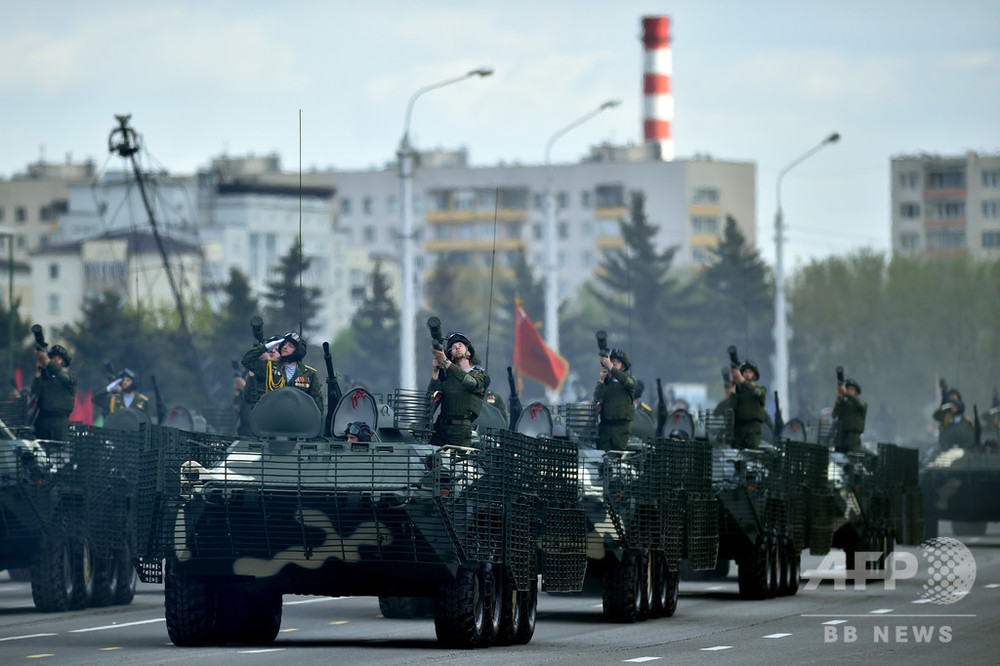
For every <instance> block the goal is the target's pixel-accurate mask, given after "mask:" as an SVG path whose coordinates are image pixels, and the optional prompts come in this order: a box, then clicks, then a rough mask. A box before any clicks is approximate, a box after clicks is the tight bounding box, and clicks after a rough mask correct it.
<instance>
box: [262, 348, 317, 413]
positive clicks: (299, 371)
mask: <svg viewBox="0 0 1000 666" xmlns="http://www.w3.org/2000/svg"><path fill="white" fill-rule="evenodd" d="M272 349H277V350H278V358H277V359H270V358H268V357H267V356H266V355H265V352H267V351H270V350H272ZM306 350H307V347H306V341H305V340H303V339H302V337H301V336H300V335H299V334H298V333H297V332H295V331H290V332H288V333H286V334H285V335H284V337H281V338H279V339H278V340H275V341H273V342H262V343H259V344H256V345H254V346H253V347H251V348H250V350H249V351H248V352H247V353H245V354H244V355H243V361H242V362H243V367H244V368H246V369H248V370H250V371H251V372H253V374H254V376H255V377H257V378H258V381H260V382H261V383H262V384H263V386H261V388H263V392H264V393H267V392H270V391H273V390H275V389H277V388H281V387H282V386H294V387H295V388H297V389H299V390H301V391H305V392H306V393H308V394H309V397H311V398H312V399H313V401H315V402H316V407H317V409H319V413H320V414H322V413H323V387H322V386H320V383H319V373H317V372H316V369H315V368H313V367H311V366H308V365H306V364H305V363H302V362H301V361H302V359H303V358H304V357H305V355H306Z"/></svg>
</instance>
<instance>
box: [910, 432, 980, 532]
mask: <svg viewBox="0 0 1000 666" xmlns="http://www.w3.org/2000/svg"><path fill="white" fill-rule="evenodd" d="M920 487H921V488H922V489H923V498H924V531H925V534H926V536H927V537H928V538H930V537H935V536H937V535H938V521H940V520H950V521H951V526H952V532H953V533H954V534H955V535H956V536H980V535H982V534H985V532H986V526H987V523H988V522H991V521H998V520H1000V451H998V450H997V449H996V448H993V447H985V446H982V447H970V448H964V447H958V446H956V447H950V448H947V449H945V450H943V451H940V452H938V453H937V455H935V456H934V457H933V458H932V459H931V461H930V462H929V463H928V464H927V465H926V466H925V467H924V468H923V470H921V472H920Z"/></svg>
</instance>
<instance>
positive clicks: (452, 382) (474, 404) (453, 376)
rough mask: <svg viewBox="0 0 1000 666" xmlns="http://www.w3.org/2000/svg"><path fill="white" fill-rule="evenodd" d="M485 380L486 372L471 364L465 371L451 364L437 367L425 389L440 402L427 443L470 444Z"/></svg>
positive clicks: (484, 391) (480, 407) (484, 393)
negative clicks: (436, 376)
mask: <svg viewBox="0 0 1000 666" xmlns="http://www.w3.org/2000/svg"><path fill="white" fill-rule="evenodd" d="M487 383H488V381H487V377H486V372H485V371H484V370H482V369H481V368H478V367H475V366H474V367H472V368H470V369H469V370H468V371H465V370H462V368H460V367H458V364H457V363H451V364H449V365H448V367H447V368H440V369H439V370H438V378H437V379H433V378H432V379H431V381H430V383H429V384H428V385H427V392H428V393H429V394H431V395H434V396H435V399H436V400H440V404H441V413H440V414H438V417H437V420H436V421H435V422H434V432H433V434H432V435H431V444H434V445H435V446H442V445H444V444H453V445H455V446H471V445H472V422H473V421H474V420H475V419H476V417H477V416H479V412H480V410H481V409H482V407H483V398H484V397H485V396H486V384H487Z"/></svg>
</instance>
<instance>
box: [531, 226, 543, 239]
mask: <svg viewBox="0 0 1000 666" xmlns="http://www.w3.org/2000/svg"><path fill="white" fill-rule="evenodd" d="M531 235H532V237H533V238H534V239H535V240H542V225H540V224H533V225H531Z"/></svg>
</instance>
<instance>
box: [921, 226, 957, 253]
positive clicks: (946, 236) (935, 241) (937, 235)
mask: <svg viewBox="0 0 1000 666" xmlns="http://www.w3.org/2000/svg"><path fill="white" fill-rule="evenodd" d="M927 249H928V250H964V249H965V228H964V227H957V228H956V227H951V228H943V229H928V230H927Z"/></svg>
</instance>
